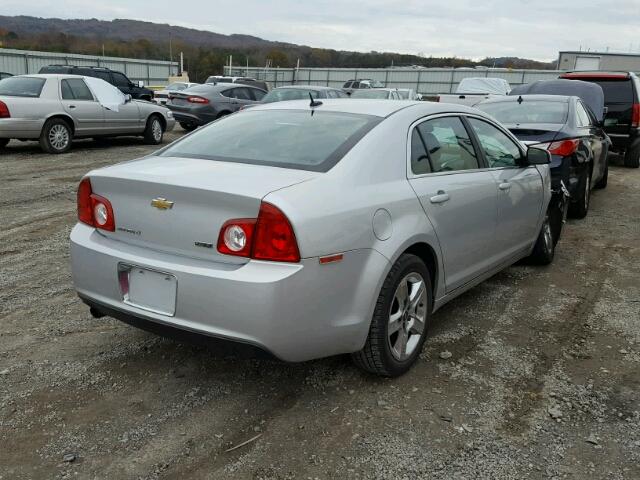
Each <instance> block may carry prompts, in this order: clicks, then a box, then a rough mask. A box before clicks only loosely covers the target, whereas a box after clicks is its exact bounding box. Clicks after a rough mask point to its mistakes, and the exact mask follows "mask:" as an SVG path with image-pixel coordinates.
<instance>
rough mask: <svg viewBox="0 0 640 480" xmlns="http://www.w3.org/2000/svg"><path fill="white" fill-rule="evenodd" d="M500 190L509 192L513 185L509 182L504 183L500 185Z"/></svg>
mask: <svg viewBox="0 0 640 480" xmlns="http://www.w3.org/2000/svg"><path fill="white" fill-rule="evenodd" d="M498 188H499V189H500V190H504V191H508V190H510V189H511V184H510V183H509V182H502V183H501V184H500V185H498Z"/></svg>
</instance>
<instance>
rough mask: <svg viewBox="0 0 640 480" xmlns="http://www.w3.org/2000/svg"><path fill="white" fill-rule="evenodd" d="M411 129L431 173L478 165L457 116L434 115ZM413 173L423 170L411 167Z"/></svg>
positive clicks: (475, 155)
mask: <svg viewBox="0 0 640 480" xmlns="http://www.w3.org/2000/svg"><path fill="white" fill-rule="evenodd" d="M415 129H416V130H418V134H419V137H420V139H421V140H422V142H423V144H424V147H425V150H426V153H427V156H428V158H429V163H430V169H431V171H432V172H433V173H438V172H452V171H458V170H472V169H476V168H479V164H478V156H477V154H476V151H475V149H474V148H473V144H472V143H471V138H470V137H469V134H468V133H467V130H466V129H465V128H464V125H463V124H462V120H460V118H458V117H442V118H435V119H433V120H427V121H425V122H422V123H421V124H419V125H418V126H417V127H416V128H415ZM412 143H413V139H412ZM412 168H413V161H412ZM422 169H424V167H422ZM413 173H415V174H420V173H426V172H424V171H421V170H418V171H416V170H414V171H413Z"/></svg>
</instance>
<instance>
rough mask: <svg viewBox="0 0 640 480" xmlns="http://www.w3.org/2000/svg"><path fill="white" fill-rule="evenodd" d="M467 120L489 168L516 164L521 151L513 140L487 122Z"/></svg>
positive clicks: (473, 119) (474, 119)
mask: <svg viewBox="0 0 640 480" xmlns="http://www.w3.org/2000/svg"><path fill="white" fill-rule="evenodd" d="M468 120H469V123H470V124H471V128H473V130H474V131H475V132H476V135H477V136H478V140H479V141H480V146H481V147H482V150H483V151H484V156H485V158H486V159H487V162H489V167H490V168H497V167H515V166H517V164H518V160H519V159H520V157H521V156H522V153H521V152H520V148H518V146H517V145H516V144H515V143H514V141H513V140H511V139H510V138H509V137H508V136H507V135H505V134H504V132H501V131H500V130H499V129H497V128H496V127H494V126H493V125H491V124H489V123H487V122H484V121H482V120H478V119H476V118H469V119H468Z"/></svg>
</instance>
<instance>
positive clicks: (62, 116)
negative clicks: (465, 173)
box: [40, 113, 76, 135]
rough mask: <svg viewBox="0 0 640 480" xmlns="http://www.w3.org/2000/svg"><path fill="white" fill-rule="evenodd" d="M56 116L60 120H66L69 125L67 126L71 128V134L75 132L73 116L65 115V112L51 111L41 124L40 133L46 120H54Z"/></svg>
mask: <svg viewBox="0 0 640 480" xmlns="http://www.w3.org/2000/svg"><path fill="white" fill-rule="evenodd" d="M56 118H59V119H61V120H64V121H65V122H67V125H69V127H70V128H71V134H72V135H75V133H76V122H75V120H74V119H73V117H71V116H69V115H67V114H66V113H53V114H51V115H49V116H48V117H47V118H45V120H44V123H43V124H42V129H41V130H40V133H42V130H44V126H45V125H46V124H47V122H48V121H49V120H54V119H56Z"/></svg>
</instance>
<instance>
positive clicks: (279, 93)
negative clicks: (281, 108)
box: [262, 88, 318, 103]
mask: <svg viewBox="0 0 640 480" xmlns="http://www.w3.org/2000/svg"><path fill="white" fill-rule="evenodd" d="M309 94H311V95H312V96H313V98H318V91H317V90H307V89H306V88H276V89H275V90H271V91H270V92H269V93H268V94H266V95H265V96H264V98H263V99H262V103H272V102H283V101H285V100H307V99H308V98H309Z"/></svg>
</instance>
